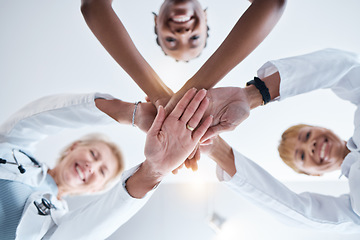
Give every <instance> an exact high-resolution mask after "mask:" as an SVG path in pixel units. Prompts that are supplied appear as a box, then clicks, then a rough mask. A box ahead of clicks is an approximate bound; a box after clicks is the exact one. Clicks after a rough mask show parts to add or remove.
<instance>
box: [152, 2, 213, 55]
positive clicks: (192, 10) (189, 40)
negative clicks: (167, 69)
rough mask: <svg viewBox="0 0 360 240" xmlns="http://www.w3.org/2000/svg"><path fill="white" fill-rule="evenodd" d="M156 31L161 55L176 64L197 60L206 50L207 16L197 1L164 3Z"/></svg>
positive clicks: (157, 19) (158, 17)
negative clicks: (174, 60) (161, 51)
mask: <svg viewBox="0 0 360 240" xmlns="http://www.w3.org/2000/svg"><path fill="white" fill-rule="evenodd" d="M155 28H156V32H157V35H158V40H159V44H160V46H161V48H162V49H163V51H164V53H165V54H166V55H168V56H170V57H173V58H175V59H176V60H182V61H189V60H191V59H193V58H196V57H197V56H199V55H200V53H201V51H202V50H203V49H204V47H205V44H206V39H207V23H206V12H205V11H204V10H203V9H202V8H201V6H200V3H199V2H198V1H197V0H165V1H164V3H163V4H162V5H161V8H160V11H159V15H158V16H157V17H155Z"/></svg>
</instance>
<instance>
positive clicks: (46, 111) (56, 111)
mask: <svg viewBox="0 0 360 240" xmlns="http://www.w3.org/2000/svg"><path fill="white" fill-rule="evenodd" d="M96 98H105V99H112V97H111V96H110V95H105V94H98V93H96V94H82V95H65V94H64V95H55V96H49V97H44V98H41V99H39V100H37V101H34V102H32V103H30V104H28V105H27V106H25V107H24V108H22V109H21V110H20V111H18V112H17V113H15V114H14V115H13V116H12V117H10V118H9V119H8V120H7V121H6V122H5V123H4V124H3V125H1V126H0V157H1V158H3V159H7V160H12V159H13V158H12V155H11V153H12V149H13V148H15V149H21V150H23V151H25V152H27V153H30V155H31V152H33V151H34V150H35V145H36V143H38V142H39V141H40V140H43V139H44V138H46V137H47V136H48V135H50V134H55V133H57V132H59V131H61V130H62V129H64V128H80V127H83V126H86V125H94V124H106V123H111V122H114V120H113V119H112V118H110V117H109V116H107V115H106V114H105V113H103V112H102V111H100V110H99V109H98V108H97V107H96V106H95V101H94V99H96ZM137 168H138V166H136V167H134V168H132V169H130V170H128V171H125V172H124V173H123V174H122V176H121V180H120V182H119V183H118V184H117V185H116V186H114V187H113V188H112V189H110V190H109V191H107V192H106V193H104V194H103V195H102V196H101V197H100V198H99V199H97V200H94V201H92V202H91V203H89V204H88V205H86V206H83V207H81V208H79V209H76V210H75V211H68V208H67V205H66V202H64V201H59V200H57V199H56V196H53V194H52V193H44V192H35V193H33V194H31V196H30V197H29V199H28V200H27V203H26V205H25V208H24V211H23V215H22V218H21V220H20V223H19V225H18V228H17V231H16V233H17V239H34V240H38V239H61V240H63V239H84V240H85V239H86V240H88V239H94V240H95V239H96V240H98V239H105V238H106V237H108V236H110V235H111V234H112V233H113V232H114V231H115V230H116V229H118V228H119V227H120V226H121V225H122V224H123V223H125V222H126V221H127V220H128V219H129V218H131V217H132V216H133V215H134V214H135V213H136V212H137V211H138V210H139V209H140V208H141V207H142V206H143V205H144V204H145V203H146V201H147V200H148V198H149V197H150V196H151V193H148V194H147V195H146V197H144V198H143V199H135V198H132V197H131V196H130V195H129V194H128V192H127V191H126V188H125V187H124V182H125V180H126V179H127V178H129V177H130V176H131V175H132V174H133V173H134V172H135V171H136V169H137ZM47 170H48V168H47V166H46V165H45V164H42V165H41V168H33V167H27V168H26V173H25V174H23V175H22V174H20V173H19V171H18V170H17V168H16V166H13V165H8V164H5V165H3V164H2V165H0V176H1V178H2V179H7V180H13V181H19V182H23V183H25V184H28V185H30V186H34V187H36V186H39V185H40V184H41V183H42V182H43V181H44V179H45V176H46V174H47ZM44 194H48V195H50V197H49V198H50V199H51V200H52V203H53V204H55V206H56V208H57V209H56V210H54V209H52V210H51V216H46V217H44V216H40V215H38V214H37V209H36V207H35V206H34V204H32V202H33V201H34V200H38V201H41V197H42V196H43V195H44Z"/></svg>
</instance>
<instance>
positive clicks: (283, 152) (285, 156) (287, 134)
mask: <svg viewBox="0 0 360 240" xmlns="http://www.w3.org/2000/svg"><path fill="white" fill-rule="evenodd" d="M304 127H311V126H310V125H307V124H298V125H294V126H292V127H289V128H288V129H286V130H285V131H284V132H283V134H282V135H281V140H280V143H279V146H278V151H279V155H280V157H281V159H282V160H283V161H284V163H285V164H286V165H288V166H289V167H291V168H292V169H293V170H294V171H295V172H297V173H301V174H306V175H309V174H308V173H306V172H304V171H302V170H300V169H299V168H297V167H296V165H295V164H294V147H295V146H293V144H291V141H289V140H290V139H293V138H297V137H298V135H299V131H300V129H302V128H304Z"/></svg>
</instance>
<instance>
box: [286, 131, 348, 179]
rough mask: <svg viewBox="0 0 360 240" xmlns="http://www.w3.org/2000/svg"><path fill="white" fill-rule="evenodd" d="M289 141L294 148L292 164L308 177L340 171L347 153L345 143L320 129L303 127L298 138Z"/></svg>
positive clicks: (329, 132) (331, 133)
mask: <svg viewBox="0 0 360 240" xmlns="http://www.w3.org/2000/svg"><path fill="white" fill-rule="evenodd" d="M289 141H292V142H293V143H292V144H291V145H293V146H294V164H295V165H296V166H297V167H298V169H299V170H301V171H303V172H306V173H308V174H310V175H315V176H319V175H322V174H323V173H326V172H331V171H334V170H337V169H340V166H341V164H342V162H343V160H344V158H345V156H346V154H347V153H348V150H347V148H346V143H345V141H343V140H341V139H340V138H339V137H338V136H337V135H335V134H334V133H333V132H332V131H331V130H329V129H326V128H322V127H314V126H311V127H303V128H301V129H300V131H299V134H298V136H297V137H295V138H293V139H289Z"/></svg>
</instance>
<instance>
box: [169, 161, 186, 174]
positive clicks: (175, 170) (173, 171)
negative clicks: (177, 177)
mask: <svg viewBox="0 0 360 240" xmlns="http://www.w3.org/2000/svg"><path fill="white" fill-rule="evenodd" d="M183 166H184V163H182V164H181V165H180V166H179V167H177V168H175V169H174V170H172V171H171V172H172V173H173V174H177V173H178V172H179V170H180V169H181V168H182V167H183Z"/></svg>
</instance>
